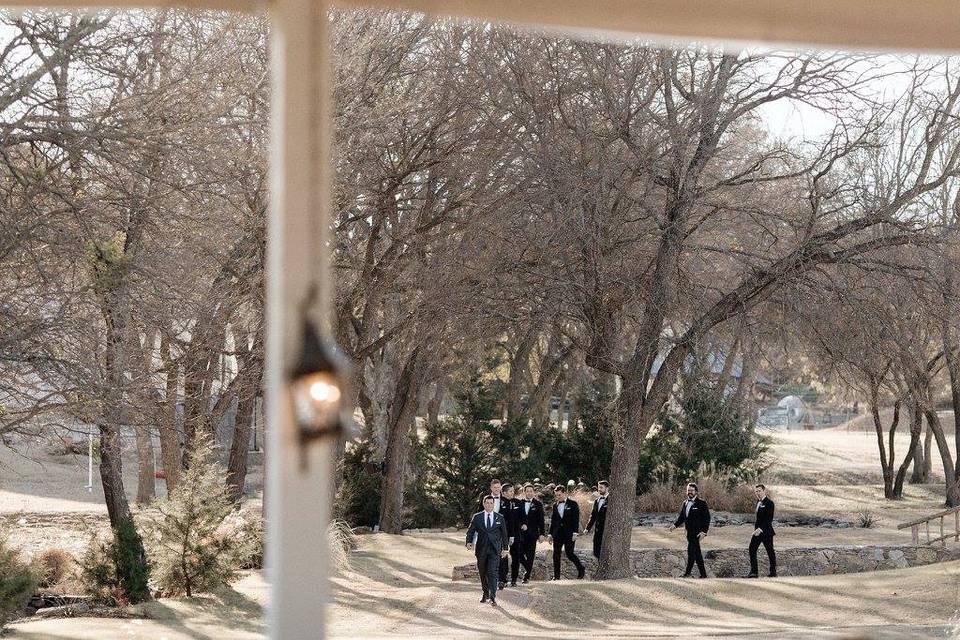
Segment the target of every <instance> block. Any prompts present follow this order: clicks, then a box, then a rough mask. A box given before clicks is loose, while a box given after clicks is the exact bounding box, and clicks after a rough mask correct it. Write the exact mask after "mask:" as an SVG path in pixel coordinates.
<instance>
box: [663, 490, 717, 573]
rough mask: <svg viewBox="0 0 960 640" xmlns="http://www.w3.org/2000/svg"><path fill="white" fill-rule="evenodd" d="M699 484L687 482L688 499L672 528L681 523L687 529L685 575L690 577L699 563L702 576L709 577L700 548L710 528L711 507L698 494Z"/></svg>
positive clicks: (698, 567)
mask: <svg viewBox="0 0 960 640" xmlns="http://www.w3.org/2000/svg"><path fill="white" fill-rule="evenodd" d="M697 491H698V490H697V485H696V484H694V483H693V482H690V483H688V484H687V499H686V500H685V501H684V502H683V504H682V505H680V515H679V516H677V521H676V522H674V523H673V526H671V527H670V530H671V531H673V530H674V529H676V528H677V527H679V526H680V525H684V528H685V529H686V531H687V570H686V571H685V572H684V574H683V577H684V578H689V577H690V571H691V570H692V569H693V563H694V562H696V563H697V569H698V570H699V571H700V577H701V578H706V577H707V569H706V567H705V566H704V564H703V552H702V551H701V550H700V541H701V540H703V539H704V538H705V537H706V535H707V531H709V530H710V509H709V508H708V507H707V503H706V502H705V501H704V500H701V499H700V498H699V497H698V496H697Z"/></svg>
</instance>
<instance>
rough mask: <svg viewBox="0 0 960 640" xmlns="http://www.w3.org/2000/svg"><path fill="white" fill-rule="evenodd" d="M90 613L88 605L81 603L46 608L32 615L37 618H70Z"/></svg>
mask: <svg viewBox="0 0 960 640" xmlns="http://www.w3.org/2000/svg"><path fill="white" fill-rule="evenodd" d="M88 611H90V605H89V604H87V603H85V602H81V603H78V604H67V605H63V606H62V607H46V608H44V609H38V610H37V612H36V613H35V614H34V617H37V618H72V617H73V616H79V615H83V614H85V613H87V612H88Z"/></svg>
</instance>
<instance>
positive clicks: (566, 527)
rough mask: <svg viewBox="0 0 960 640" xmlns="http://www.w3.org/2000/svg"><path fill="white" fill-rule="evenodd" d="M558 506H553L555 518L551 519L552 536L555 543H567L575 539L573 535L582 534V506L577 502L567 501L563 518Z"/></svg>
mask: <svg viewBox="0 0 960 640" xmlns="http://www.w3.org/2000/svg"><path fill="white" fill-rule="evenodd" d="M557 504H559V503H557ZM557 504H554V505H553V516H552V517H551V518H550V535H551V536H553V539H554V541H555V542H566V541H567V540H570V539H571V538H573V534H575V533H580V505H578V504H577V503H576V501H575V500H570V499H567V506H566V507H564V509H563V517H562V518H561V517H560V511H559V510H558V509H557Z"/></svg>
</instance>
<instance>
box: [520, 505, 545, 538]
mask: <svg viewBox="0 0 960 640" xmlns="http://www.w3.org/2000/svg"><path fill="white" fill-rule="evenodd" d="M526 504H527V501H526V500H521V501H520V505H519V506H520V525H527V530H526V531H521V533H522V534H523V535H524V536H526V537H527V538H539V537H540V536H543V535H546V534H547V528H546V525H545V524H544V523H545V519H544V515H545V514H544V512H543V503H542V502H540V501H539V500H537V499H536V498H534V499H533V501H532V502H531V504H530V513H527V508H526Z"/></svg>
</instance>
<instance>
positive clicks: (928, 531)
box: [926, 520, 930, 544]
mask: <svg viewBox="0 0 960 640" xmlns="http://www.w3.org/2000/svg"><path fill="white" fill-rule="evenodd" d="M926 525H927V544H930V521H929V520H927V522H926Z"/></svg>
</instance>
